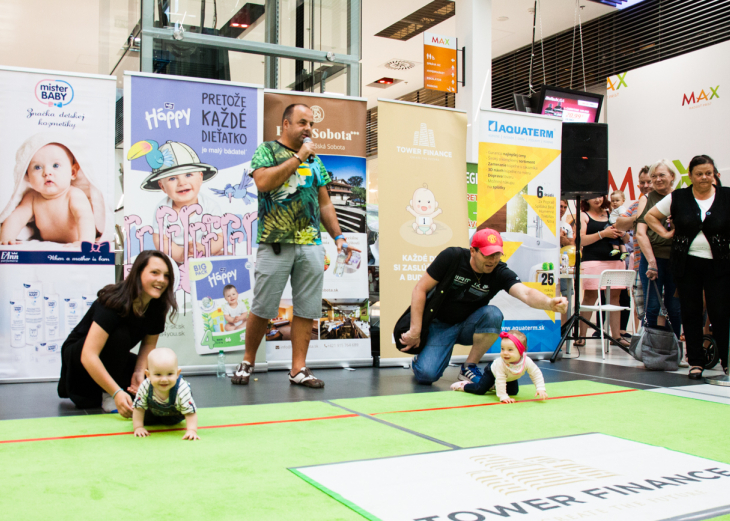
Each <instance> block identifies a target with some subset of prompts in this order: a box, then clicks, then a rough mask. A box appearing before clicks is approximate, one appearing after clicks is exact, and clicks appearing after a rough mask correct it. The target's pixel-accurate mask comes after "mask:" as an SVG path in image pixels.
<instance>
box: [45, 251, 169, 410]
mask: <svg viewBox="0 0 730 521" xmlns="http://www.w3.org/2000/svg"><path fill="white" fill-rule="evenodd" d="M172 274H173V271H172V263H171V262H170V259H169V258H168V257H167V256H166V255H165V254H164V253H161V252H159V251H157V250H147V251H143V252H142V253H140V254H139V256H138V257H137V260H136V261H135V262H134V265H133V266H132V269H131V271H130V272H129V275H128V276H127V278H126V279H125V280H123V281H122V282H119V283H117V284H110V285H109V286H106V287H105V288H103V289H102V290H101V291H99V296H98V299H97V300H96V301H95V302H94V304H93V305H92V306H91V308H90V309H89V311H88V312H87V313H86V315H85V316H84V318H83V319H82V320H81V322H79V324H78V325H77V326H76V327H75V328H74V329H73V331H71V333H70V334H69V335H68V338H67V339H66V341H65V342H64V344H63V347H62V349H61V359H62V366H61V379H60V380H59V382H58V396H60V397H61V398H70V399H71V401H73V402H74V404H76V407H78V408H80V409H85V408H92V407H99V406H100V405H101V406H102V407H103V409H104V410H105V411H107V412H110V411H113V410H114V409H117V410H118V411H119V414H121V415H122V416H124V417H125V418H131V417H132V397H130V395H129V394H127V392H129V393H130V394H131V395H132V396H134V395H135V393H136V392H137V388H138V387H139V385H140V384H141V383H142V382H143V381H144V378H145V376H144V370H145V369H146V367H147V355H148V354H149V353H150V351H152V350H153V349H154V348H155V346H156V345H157V338H158V336H159V334H160V333H162V332H163V331H164V330H165V319H166V318H167V315H168V314H169V313H170V311H171V310H172V312H173V315H174V313H176V312H177V302H176V301H175V292H174V288H173V284H172V276H173V275H172ZM140 342H142V344H141V346H140V348H139V355H135V354H134V353H131V352H130V351H131V350H132V348H133V347H134V346H136V345H137V344H138V343H140Z"/></svg>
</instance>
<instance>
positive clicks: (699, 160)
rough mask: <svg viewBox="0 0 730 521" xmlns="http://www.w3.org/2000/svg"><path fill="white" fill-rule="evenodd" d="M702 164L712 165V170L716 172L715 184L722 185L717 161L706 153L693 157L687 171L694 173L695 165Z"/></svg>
mask: <svg viewBox="0 0 730 521" xmlns="http://www.w3.org/2000/svg"><path fill="white" fill-rule="evenodd" d="M700 165H712V171H713V172H714V174H715V184H716V185H717V186H722V183H721V182H720V172H718V171H717V167H716V166H715V161H714V160H713V159H712V158H711V157H710V156H707V155H705V154H702V155H699V156H695V157H693V158H692V161H690V162H689V168H687V172H689V173H690V174H691V173H692V170H694V169H695V167H698V166H700Z"/></svg>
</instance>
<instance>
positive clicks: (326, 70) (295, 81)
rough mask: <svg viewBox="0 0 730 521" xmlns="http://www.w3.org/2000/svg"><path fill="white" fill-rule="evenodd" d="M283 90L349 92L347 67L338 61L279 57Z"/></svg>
mask: <svg viewBox="0 0 730 521" xmlns="http://www.w3.org/2000/svg"><path fill="white" fill-rule="evenodd" d="M278 62H279V78H278V79H279V81H278V84H277V88H278V89H281V90H297V91H304V92H332V93H339V94H346V93H347V67H346V66H345V65H340V64H336V63H319V62H309V61H302V60H294V59H291V58H278Z"/></svg>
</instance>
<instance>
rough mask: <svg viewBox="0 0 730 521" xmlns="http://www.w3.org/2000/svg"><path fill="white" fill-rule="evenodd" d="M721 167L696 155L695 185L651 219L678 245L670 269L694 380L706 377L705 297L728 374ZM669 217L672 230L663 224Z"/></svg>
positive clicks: (728, 246) (729, 260)
mask: <svg viewBox="0 0 730 521" xmlns="http://www.w3.org/2000/svg"><path fill="white" fill-rule="evenodd" d="M715 170H716V169H715V163H714V162H713V161H712V158H710V157H709V156H695V157H693V158H692V161H691V162H690V164H689V179H690V181H691V182H692V186H690V187H688V188H683V189H681V190H675V191H674V192H672V193H670V194H669V195H667V196H666V197H665V198H664V199H662V200H661V201H659V202H658V203H657V204H656V205H655V206H654V207H653V208H652V209H651V210H649V212H648V213H647V214H646V216H645V221H646V224H647V226H649V227H650V228H651V229H652V230H654V231H655V232H656V233H657V235H660V236H661V237H663V238H666V239H670V238H673V241H672V249H671V254H670V259H669V260H670V262H669V270H670V272H671V274H672V276H673V277H674V280H675V283H676V286H677V290H678V292H679V301H680V307H681V313H682V325H683V326H684V335H685V338H686V340H687V356H688V358H689V363H690V365H691V367H690V370H689V377H690V378H691V379H693V380H699V379H700V378H702V369H703V366H704V363H703V362H704V361H703V358H704V356H703V348H702V326H703V316H702V315H703V310H702V308H703V305H702V296H703V292H704V295H705V301H706V304H707V313H708V314H709V317H710V322H711V323H712V326H713V335H714V338H715V340H716V341H717V348H718V350H719V351H720V362H721V363H722V367H723V369H724V370H725V374H727V372H728V369H727V367H728V337H730V307H728V306H727V298H728V297H727V296H728V294H730V188H723V187H720V186H715V184H713V182H715ZM668 216H670V217H671V220H672V230H667V229H666V227H665V226H664V225H663V224H662V222H661V221H663V220H664V219H666V218H667V217H668Z"/></svg>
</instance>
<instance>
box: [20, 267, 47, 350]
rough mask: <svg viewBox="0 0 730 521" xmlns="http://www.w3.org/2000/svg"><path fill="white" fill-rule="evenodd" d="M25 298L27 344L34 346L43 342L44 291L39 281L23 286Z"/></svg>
mask: <svg viewBox="0 0 730 521" xmlns="http://www.w3.org/2000/svg"><path fill="white" fill-rule="evenodd" d="M23 296H24V297H25V342H26V343H27V344H30V345H34V344H36V343H37V342H40V341H41V340H43V334H42V333H43V291H42V286H41V283H40V282H38V281H33V282H27V283H24V284H23Z"/></svg>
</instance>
